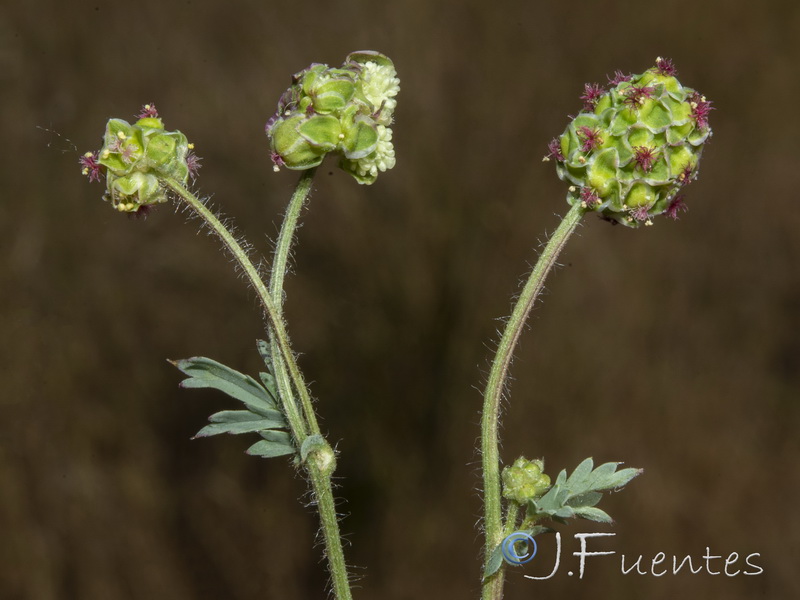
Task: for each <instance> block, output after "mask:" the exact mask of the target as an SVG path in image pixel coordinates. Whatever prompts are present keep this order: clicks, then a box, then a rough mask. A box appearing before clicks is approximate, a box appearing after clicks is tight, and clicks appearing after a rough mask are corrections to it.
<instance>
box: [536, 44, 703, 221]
mask: <svg viewBox="0 0 800 600" xmlns="http://www.w3.org/2000/svg"><path fill="white" fill-rule="evenodd" d="M675 75H676V70H675V67H674V66H673V65H672V61H670V60H668V59H662V58H658V59H657V60H656V66H655V67H653V68H652V69H648V70H647V71H645V72H644V73H642V74H641V75H633V76H631V75H627V76H626V75H623V74H622V73H620V72H619V71H617V72H616V73H615V75H614V77H613V78H610V79H609V83H610V85H609V88H608V90H606V91H603V89H602V88H601V87H600V86H599V85H596V84H587V85H586V86H585V89H584V95H583V96H581V99H582V100H583V101H584V107H583V110H582V111H581V112H580V113H579V114H578V116H576V117H575V118H574V119H573V120H572V122H571V123H570V124H569V125H568V126H567V129H566V131H564V133H563V134H562V135H561V136H560V137H558V138H556V139H554V140H553V141H552V142H550V145H549V150H550V153H549V155H548V156H547V157H545V160H549V159H550V158H552V159H554V160H555V162H556V171H557V173H558V176H559V177H560V178H561V179H562V180H563V181H566V182H568V183H569V184H571V185H570V188H569V193H568V195H567V201H568V202H569V204H570V205H575V204H576V203H579V204H581V205H582V206H583V207H584V208H586V209H587V210H592V211H595V212H597V213H599V214H600V215H602V216H603V217H604V218H607V219H610V220H613V221H617V222H620V223H622V224H624V225H628V226H630V227H638V226H639V225H641V224H645V225H651V224H652V221H651V218H652V217H654V216H656V215H660V214H664V213H666V214H667V216H670V217H672V218H677V215H678V212H679V211H680V210H685V207H684V205H683V200H682V198H683V196H682V194H681V193H680V192H681V190H682V188H683V187H684V186H686V185H687V184H689V183H690V182H691V181H693V180H694V179H696V177H697V167H698V163H699V161H700V155H701V153H702V150H703V145H704V144H705V142H706V141H707V140H708V138H709V137H710V136H711V129H710V128H709V126H708V114H709V111H710V110H711V103H710V102H709V101H708V100H706V98H705V96H702V95H701V94H699V93H698V92H696V91H695V90H693V89H691V88H687V87H684V86H683V85H681V83H680V82H679V81H678V80H677V79H676V78H675Z"/></svg>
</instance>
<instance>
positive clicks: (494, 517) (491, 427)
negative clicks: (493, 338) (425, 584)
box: [481, 204, 584, 600]
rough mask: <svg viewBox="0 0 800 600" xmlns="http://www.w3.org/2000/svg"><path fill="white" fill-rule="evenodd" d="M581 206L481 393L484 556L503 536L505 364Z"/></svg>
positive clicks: (495, 582) (575, 210) (486, 586)
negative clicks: (502, 403)
mask: <svg viewBox="0 0 800 600" xmlns="http://www.w3.org/2000/svg"><path fill="white" fill-rule="evenodd" d="M583 213H584V209H583V208H582V207H581V206H580V204H576V205H575V206H573V207H572V208H571V209H570V210H569V212H568V213H567V214H566V216H565V217H564V220H563V221H561V224H560V225H559V226H558V229H556V231H555V232H554V233H553V236H552V237H551V238H550V240H549V241H548V242H547V245H546V246H545V248H544V250H543V251H542V253H541V255H540V256H539V260H538V261H537V262H536V266H535V267H534V268H533V271H532V272H531V274H530V276H529V277H528V281H527V282H526V283H525V287H524V288H523V289H522V293H521V294H520V296H519V299H518V300H517V303H516V305H515V306H514V310H513V311H512V313H511V317H510V318H509V319H508V322H507V323H506V328H505V331H503V336H502V337H501V338H500V344H499V345H498V347H497V353H496V354H495V357H494V360H493V361H492V367H491V370H490V372H489V381H488V382H487V384H486V391H485V392H484V396H483V413H482V415H481V456H482V462H483V493H484V511H485V513H484V524H483V526H484V532H485V535H486V546H485V556H486V558H487V559H488V557H489V556H491V553H492V551H493V550H494V549H495V548H496V547H497V545H498V544H500V542H502V540H503V522H502V517H501V513H502V506H501V497H500V450H499V447H498V435H497V429H498V423H499V420H500V399H501V397H502V395H503V388H504V386H505V381H506V377H507V376H508V368H509V365H510V364H511V358H512V356H513V353H514V348H515V347H516V345H517V341H518V340H519V336H520V334H521V333H522V329H523V327H524V326H525V321H526V320H527V318H528V314H529V313H530V311H531V308H533V305H534V304H535V303H536V299H537V297H538V296H539V293H540V292H541V291H542V286H543V285H544V280H545V278H546V277H547V274H548V273H549V272H550V270H551V269H552V268H553V266H554V265H555V263H556V259H557V258H558V255H559V253H560V252H561V250H562V249H563V248H564V245H565V244H566V243H567V240H568V239H569V237H570V236H571V235H572V233H573V232H574V231H575V228H576V227H577V225H578V223H579V221H580V219H581V217H582V216H583ZM504 578H505V569H504V568H502V567H501V568H500V570H499V571H497V572H496V573H495V574H494V575H492V576H491V577H489V578H487V579H486V580H485V581H484V583H483V594H482V598H483V600H500V598H502V597H503V583H504Z"/></svg>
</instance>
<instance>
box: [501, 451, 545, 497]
mask: <svg viewBox="0 0 800 600" xmlns="http://www.w3.org/2000/svg"><path fill="white" fill-rule="evenodd" d="M502 479H503V497H505V498H508V499H509V500H513V501H514V502H517V503H518V504H521V505H524V504H527V503H528V502H530V501H531V500H534V499H536V498H538V497H539V496H541V495H542V494H544V493H545V492H546V491H547V490H548V489H550V477H549V476H548V475H546V474H545V473H544V462H543V461H541V460H528V459H527V458H525V457H523V456H520V457H519V458H518V459H517V460H515V461H514V464H513V465H511V466H510V467H505V468H504V469H503V474H502Z"/></svg>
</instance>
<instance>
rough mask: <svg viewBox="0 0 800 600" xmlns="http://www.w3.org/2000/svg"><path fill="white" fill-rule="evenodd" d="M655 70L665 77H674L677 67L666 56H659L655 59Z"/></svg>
mask: <svg viewBox="0 0 800 600" xmlns="http://www.w3.org/2000/svg"><path fill="white" fill-rule="evenodd" d="M656 71H658V73H659V74H660V75H664V76H665V77H675V76H676V75H677V74H678V69H676V68H675V65H673V64H672V61H671V60H670V59H668V58H659V59H658V60H657V61H656Z"/></svg>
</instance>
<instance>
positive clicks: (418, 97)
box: [0, 0, 800, 600]
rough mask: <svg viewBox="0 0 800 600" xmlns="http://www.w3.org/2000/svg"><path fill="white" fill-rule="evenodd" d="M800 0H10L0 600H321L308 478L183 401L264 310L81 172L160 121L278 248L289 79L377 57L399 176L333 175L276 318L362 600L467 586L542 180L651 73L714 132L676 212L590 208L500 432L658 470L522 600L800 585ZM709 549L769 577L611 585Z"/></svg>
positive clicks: (475, 571) (170, 217)
mask: <svg viewBox="0 0 800 600" xmlns="http://www.w3.org/2000/svg"><path fill="white" fill-rule="evenodd" d="M799 6H800V5H798V4H797V3H796V2H792V1H788V0H787V1H785V2H778V1H772V2H770V1H767V2H762V3H759V4H755V3H752V2H743V1H731V2H726V3H702V2H695V1H689V0H685V1H683V0H662V1H661V2H652V3H643V2H640V3H614V2H595V3H584V4H580V3H574V2H572V3H570V2H547V3H543V2H541V3H540V2H530V1H517V2H494V3H486V2H479V1H475V0H463V1H461V2H458V3H456V2H438V3H437V2H423V1H421V0H417V1H395V2H385V3H384V2H369V1H359V0H350V1H331V2H324V3H322V2H320V3H315V2H305V3H291V2H282V3H276V2H264V1H263V0H262V1H250V2H237V1H231V2H226V3H213V2H202V1H194V2H189V1H187V2H175V3H165V2H156V1H150V0H142V1H140V2H136V3H122V2H116V3H111V2H105V1H101V0H95V1H94V2H55V1H46V0H38V1H35V2H28V3H22V2H18V3H13V6H12V5H11V3H9V5H6V6H5V7H4V9H3V15H2V20H0V95H1V97H2V111H0V123H2V131H3V134H4V139H3V142H2V144H3V147H4V151H3V158H2V161H0V182H2V183H1V184H0V185H1V186H2V189H1V190H0V261H1V262H0V289H2V292H1V293H0V331H2V336H3V343H2V346H0V365H2V366H0V375H2V390H3V391H2V393H0V398H1V400H0V411H1V412H0V414H1V415H2V419H1V420H0V531H2V535H1V536H0V598H3V599H29V598H30V599H35V600H40V599H41V600H49V599H62V598H63V599H73V598H75V599H81V600H95V599H98V600H100V599H103V600H107V599H110V598H113V599H128V598H135V599H140V598H170V599H173V600H184V599H189V598H192V599H197V600H199V599H211V598H214V599H235V600H240V599H241V600H244V599H255V598H280V599H282V600H292V599H297V598H324V597H326V595H325V592H324V591H323V590H324V583H325V579H326V575H325V573H324V569H323V568H322V565H321V563H320V556H321V549H320V547H319V545H316V546H315V547H312V544H314V541H315V532H316V520H315V517H314V513H313V511H312V510H311V508H309V507H306V506H304V505H305V503H307V501H308V496H307V495H306V493H305V490H306V488H305V484H304V481H303V480H302V478H300V477H299V476H298V475H297V474H296V473H294V472H293V470H292V469H291V468H290V467H289V466H288V464H287V461H285V460H282V459H278V460H272V461H264V460H258V459H255V458H250V457H247V456H245V455H244V454H243V450H244V449H245V448H246V447H247V445H248V443H249V442H252V441H255V438H252V437H250V438H249V439H244V438H234V437H224V438H213V439H210V440H200V441H191V440H190V439H189V438H190V436H191V435H192V434H193V433H194V432H195V431H196V430H198V429H199V428H200V427H201V426H202V425H203V423H204V421H205V419H206V417H207V416H208V415H209V414H210V413H211V412H213V411H215V410H219V409H221V408H223V407H232V405H231V404H230V403H227V402H226V400H225V399H224V398H223V397H221V396H219V395H217V394H214V393H211V392H207V393H206V392H189V391H181V390H179V389H178V388H177V382H178V381H179V379H180V377H179V374H178V373H177V372H176V371H175V370H174V369H173V368H172V367H171V366H169V365H168V364H167V363H166V361H165V360H164V359H165V358H181V357H186V356H191V355H195V354H203V355H207V356H211V357H213V358H216V359H219V360H221V361H223V362H226V363H228V364H231V365H233V366H236V367H239V368H241V369H243V370H248V371H251V372H256V371H257V370H258V368H259V359H258V356H257V354H256V352H255V348H254V339H255V338H256V337H259V336H262V335H263V323H262V321H261V319H260V316H259V314H258V309H257V304H256V300H255V297H254V294H253V293H251V292H250V291H249V290H247V289H246V288H245V287H244V285H243V281H242V280H241V279H240V278H238V279H237V277H235V276H234V275H232V273H231V265H230V263H229V260H228V258H227V257H225V256H223V255H221V254H220V253H219V252H217V250H218V244H217V242H216V241H215V240H213V239H210V238H208V237H207V236H206V235H198V234H197V223H196V222H189V223H188V224H186V223H185V221H186V219H185V217H184V216H183V215H181V214H178V215H176V214H174V211H173V210H172V209H171V208H169V207H165V208H162V209H161V210H159V211H157V212H156V213H155V214H154V215H152V216H151V217H150V218H148V219H147V220H145V221H141V220H139V221H137V220H129V219H126V218H124V217H122V216H120V215H119V214H117V213H115V212H113V211H112V210H111V209H110V208H109V207H108V206H107V205H105V204H103V203H102V202H101V201H100V196H101V193H102V190H101V187H100V186H99V185H97V184H93V185H89V184H88V183H87V182H86V180H85V178H82V177H81V176H80V173H79V170H78V165H77V160H78V157H79V152H80V153H82V152H84V151H86V150H91V149H95V148H97V147H98V146H99V143H100V142H99V140H100V136H101V134H102V131H103V127H104V124H105V121H106V119H108V118H109V117H112V116H115V117H122V118H128V119H129V118H131V117H132V115H133V114H134V113H135V112H137V111H138V109H139V106H140V105H141V104H143V103H145V102H155V103H156V104H157V106H158V108H159V110H160V112H161V115H162V116H163V117H164V119H165V121H166V124H167V126H168V127H170V128H178V129H180V130H182V131H183V132H185V133H186V134H187V135H188V136H189V138H190V139H191V140H192V141H194V142H195V144H196V146H197V151H198V153H199V154H200V155H201V156H202V157H203V169H202V171H201V177H200V180H199V183H198V189H199V190H201V191H202V193H204V194H207V195H211V196H213V203H214V204H215V205H216V206H218V207H220V208H221V209H222V210H224V212H225V213H226V214H228V215H229V216H231V218H232V219H234V220H235V222H236V224H237V225H238V227H239V229H240V232H241V233H243V234H244V235H246V236H247V238H248V239H249V240H251V241H252V242H253V244H254V245H255V246H256V248H257V249H258V251H259V252H260V253H262V254H268V252H269V250H270V247H271V246H270V241H269V239H268V238H274V236H275V234H276V232H277V228H278V226H279V223H280V216H281V213H282V211H283V207H284V206H285V203H286V201H287V199H288V195H289V194H290V192H291V189H292V186H293V185H294V182H295V181H296V177H297V175H296V174H295V173H291V172H286V171H283V172H281V173H279V174H274V173H273V172H272V170H271V165H270V164H269V163H268V159H267V143H266V138H265V137H264V134H263V125H264V122H265V121H266V119H267V118H268V116H269V115H270V114H271V112H272V111H273V109H274V105H275V102H276V101H277V98H278V96H279V94H280V93H281V92H282V91H283V90H284V89H285V87H286V86H287V85H288V83H289V76H290V74H291V73H293V72H295V71H298V70H300V69H301V68H303V67H304V66H306V65H308V64H309V63H310V62H326V63H329V64H332V65H333V64H339V63H340V62H341V61H342V60H343V59H344V57H345V55H346V54H347V53H348V52H350V51H352V50H359V49H367V48H370V49H377V50H381V51H383V52H385V53H386V54H388V55H389V56H391V57H392V59H393V60H394V61H395V63H396V66H397V69H398V71H399V74H400V77H401V78H402V91H401V95H400V97H399V101H400V103H399V106H398V110H397V114H396V127H395V139H396V148H397V153H398V164H397V167H396V168H395V169H394V170H393V171H392V172H390V173H388V174H384V175H381V177H380V178H379V180H378V182H377V183H376V184H375V185H374V186H372V187H362V186H358V185H356V184H355V183H354V181H352V180H351V179H350V178H349V177H348V176H346V175H344V174H343V173H341V172H338V171H336V170H335V168H334V163H333V162H331V163H330V164H328V163H326V165H325V167H324V168H323V169H322V170H321V171H320V174H319V176H318V178H317V183H316V192H315V193H314V195H313V198H312V200H311V202H310V205H309V210H308V212H307V213H306V214H305V216H304V226H303V228H302V230H301V231H300V245H299V249H298V251H297V253H296V269H295V273H294V274H293V275H292V276H291V277H290V279H289V280H288V307H287V310H288V320H289V326H290V332H291V334H292V337H293V341H294V344H295V347H296V348H297V350H298V351H299V352H301V353H302V357H301V364H302V367H303V369H304V371H305V373H306V375H307V378H308V379H309V380H310V381H312V382H313V392H314V394H315V396H316V397H317V398H318V399H319V401H318V407H319V411H320V413H321V415H322V418H323V420H324V428H325V430H326V431H327V433H328V434H329V437H330V439H331V440H332V441H333V442H335V443H337V446H338V449H339V451H340V457H339V465H340V468H339V471H338V475H339V476H340V478H339V479H338V484H339V488H338V494H339V496H340V497H341V499H342V500H341V503H340V506H341V510H342V511H344V512H345V513H347V514H348V516H347V518H346V519H345V520H344V524H343V529H344V531H345V532H346V534H347V540H348V541H349V542H350V543H351V544H352V545H351V547H348V549H347V556H348V560H349V562H350V563H351V564H353V565H356V567H355V568H354V570H353V571H354V573H355V574H356V575H357V576H358V577H360V578H361V579H360V581H359V583H358V586H359V587H358V589H356V597H357V598H382V599H406V598H476V597H477V594H478V587H479V584H478V577H479V561H480V552H481V539H480V536H479V533H478V530H477V528H476V522H477V521H478V518H479V515H480V513H481V502H480V495H479V492H478V490H479V488H480V475H479V466H478V455H477V453H476V451H475V444H476V441H477V437H478V421H479V410H480V398H481V394H480V390H481V388H482V385H483V383H484V381H485V375H486V372H487V365H488V360H489V358H490V355H491V349H492V348H493V346H494V343H495V340H496V337H497V336H496V333H495V332H496V329H497V328H498V327H500V325H501V322H500V321H498V318H500V317H502V316H504V315H507V314H508V312H509V310H510V302H509V297H510V296H511V294H512V293H514V292H515V291H516V290H517V289H518V283H519V281H520V277H521V276H522V274H523V273H524V272H525V270H526V269H527V268H528V265H529V264H531V262H532V261H533V260H534V257H535V251H536V248H537V246H538V243H539V241H540V240H542V239H543V238H544V234H545V232H546V231H552V229H553V228H554V227H555V225H556V224H557V216H558V215H560V214H563V213H564V212H565V210H566V206H565V203H564V200H563V198H564V196H565V186H564V184H563V183H562V182H560V181H558V179H557V178H556V177H555V175H554V168H553V165H552V163H551V164H546V163H542V162H541V157H542V155H543V154H544V152H545V146H546V144H547V142H548V141H549V140H550V139H551V138H552V137H553V136H554V135H556V134H558V133H560V132H561V131H562V130H563V128H564V127H565V125H566V122H567V115H568V114H574V113H575V112H576V111H577V110H578V109H579V106H580V101H579V100H578V96H579V95H580V94H581V92H582V89H583V84H584V83H585V82H591V81H597V82H604V81H605V75H606V74H610V73H612V72H613V71H614V69H618V68H619V69H622V70H624V71H626V72H631V71H632V72H641V71H642V70H644V69H646V68H648V67H650V66H651V65H652V64H653V61H654V59H655V57H656V56H658V55H663V56H669V57H671V58H673V59H674V61H675V64H676V66H677V67H678V68H679V71H680V77H681V80H682V81H683V83H685V84H686V85H688V86H691V87H695V88H697V89H699V90H701V91H702V92H703V93H704V94H706V95H707V96H708V98H709V99H711V100H713V102H714V106H715V108H716V110H715V111H714V112H713V113H712V120H711V123H712V126H713V128H714V137H713V140H712V142H711V143H710V145H709V146H708V147H707V149H706V153H705V156H704V159H703V164H702V173H701V178H700V180H699V181H698V182H696V183H695V184H693V185H692V186H691V188H690V189H689V195H688V204H689V207H690V211H689V212H688V213H687V214H686V215H684V216H682V218H681V220H680V221H678V222H677V223H673V222H671V221H668V220H665V219H659V220H657V222H656V226H655V227H652V228H648V229H646V230H644V229H643V230H640V231H633V230H628V229H624V228H622V227H611V226H609V225H607V224H605V223H603V222H600V221H598V220H596V219H593V218H590V219H587V220H586V222H585V224H584V227H583V228H582V229H581V230H580V236H578V237H575V238H574V239H573V240H572V241H571V243H570V245H569V247H568V249H567V251H566V253H565V255H564V256H563V261H562V262H563V264H564V268H563V269H561V270H560V271H559V272H557V273H556V274H555V276H554V277H553V278H552V279H551V280H550V283H549V289H548V295H547V297H546V298H545V301H544V302H543V303H542V304H540V305H539V307H538V309H537V310H536V311H535V314H534V318H533V320H532V328H531V330H529V331H528V333H527V334H526V335H525V337H524V339H523V343H522V346H521V348H520V350H519V352H518V353H517V358H516V361H515V363H514V371H513V374H514V379H515V380H514V382H513V386H512V388H511V396H510V398H511V402H510V403H508V404H507V407H506V411H505V418H504V427H503V439H504V444H503V457H504V459H505V460H506V461H509V462H510V461H511V460H513V459H514V458H515V457H516V456H518V455H519V454H522V453H525V454H526V455H527V456H529V457H538V456H544V457H545V458H546V460H547V465H548V470H549V471H550V472H551V473H553V474H556V473H557V471H558V470H560V469H561V468H564V467H569V468H570V469H571V468H572V467H574V466H575V465H576V464H577V462H578V461H580V460H581V459H582V458H584V457H585V456H590V455H591V456H594V457H595V459H596V460H597V461H601V462H604V461H607V460H624V461H625V462H626V463H627V464H629V465H632V466H639V467H644V468H645V469H646V472H645V474H644V475H643V476H642V477H640V478H639V479H637V480H636V481H634V482H633V484H631V486H630V488H629V489H628V490H626V491H625V492H623V493H620V494H617V495H613V496H611V497H609V498H607V501H606V502H605V503H604V506H605V508H606V509H607V510H608V511H609V512H610V513H611V514H612V515H613V516H615V517H616V519H617V523H616V524H615V525H614V527H613V528H610V527H608V526H591V525H589V524H587V523H585V522H579V523H573V524H571V525H569V526H568V527H565V528H562V530H563V532H564V534H565V536H566V537H565V548H564V552H565V555H564V556H563V557H562V559H563V561H564V566H563V567H562V569H561V571H560V572H559V574H558V575H557V576H556V577H554V578H553V579H552V580H549V581H546V582H538V583H537V582H533V581H530V580H528V579H524V578H523V577H522V575H523V574H534V575H542V574H544V573H546V572H547V571H549V568H550V565H551V563H550V562H549V559H547V558H546V551H545V550H544V549H543V551H542V556H541V557H540V562H538V563H537V562H534V563H531V564H530V565H528V566H527V567H525V568H520V569H517V570H515V571H514V572H512V573H511V575H510V581H509V585H508V588H507V596H506V597H507V598H510V599H526V598H556V597H570V598H574V599H582V598H590V597H592V598H620V599H621V598H648V599H660V598H675V597H682V598H710V597H718V598H726V599H730V600H736V599H744V598H775V599H783V598H789V597H797V596H798V595H800V583H799V582H798V579H797V564H798V561H800V519H798V516H797V514H798V512H797V499H798V497H800V478H798V474H797V461H798V458H799V457H800V443H798V436H797V429H798V425H800V408H799V407H798V402H797V401H798V386H799V385H800V342H798V329H800V275H799V272H800V269H798V262H800V234H798V231H800V203H799V202H798V200H799V199H798V192H797V190H798V172H799V171H800V169H799V168H798V167H799V166H800V165H798V151H797V147H798V135H799V134H800V118H799V117H798V115H800V111H798V109H797V103H798V98H800V83H798V71H797V65H798V59H799V58H800V47H799V45H798V41H797V40H798V39H800V35H798V33H800V8H799ZM298 499H299V500H300V502H299V503H298ZM595 530H596V531H613V532H615V533H616V534H617V536H616V538H613V539H611V540H604V541H598V542H595V543H594V545H593V546H592V549H596V550H615V551H616V552H617V553H618V554H617V555H616V556H613V557H598V558H591V559H589V564H588V566H587V573H586V576H585V578H584V579H583V580H578V578H577V577H568V576H567V575H566V570H567V569H568V568H574V564H575V560H574V558H573V557H572V556H570V555H569V553H571V552H572V551H574V550H577V545H576V542H575V541H574V539H572V538H571V537H570V536H571V535H572V534H573V533H575V532H581V531H595ZM546 543H549V544H552V538H550V541H549V542H546ZM544 545H545V543H543V546H544ZM706 547H710V549H711V553H712V554H717V555H724V556H727V555H728V554H729V553H731V552H738V553H739V554H740V555H742V556H744V555H747V554H750V553H755V552H758V553H760V555H761V556H760V557H758V558H756V559H755V562H757V563H758V564H760V565H761V566H762V567H763V569H764V573H763V574H762V575H759V576H753V577H747V576H744V575H739V576H736V577H726V576H725V575H718V576H711V575H709V574H707V573H701V574H698V575H694V576H691V575H685V574H682V575H678V576H672V575H666V576H664V577H660V578H657V577H654V576H652V575H647V576H639V575H634V574H630V575H622V574H621V573H620V569H619V554H621V553H624V554H626V555H627V557H628V559H627V560H628V562H629V563H630V560H631V558H630V557H631V556H632V555H633V556H638V555H639V554H643V555H645V557H646V559H645V560H647V559H649V558H651V557H653V556H654V555H655V554H656V553H657V552H659V551H662V552H664V553H665V554H666V555H667V556H670V557H671V556H672V555H673V554H676V555H678V556H685V555H687V554H690V555H692V556H694V557H696V558H700V557H702V555H703V554H704V553H705V551H706ZM743 566H744V565H743V561H742V559H741V558H740V560H739V562H738V568H741V567H743ZM721 567H722V564H721V561H717V562H716V564H715V565H714V567H712V568H721ZM567 595H568V596H567Z"/></svg>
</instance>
